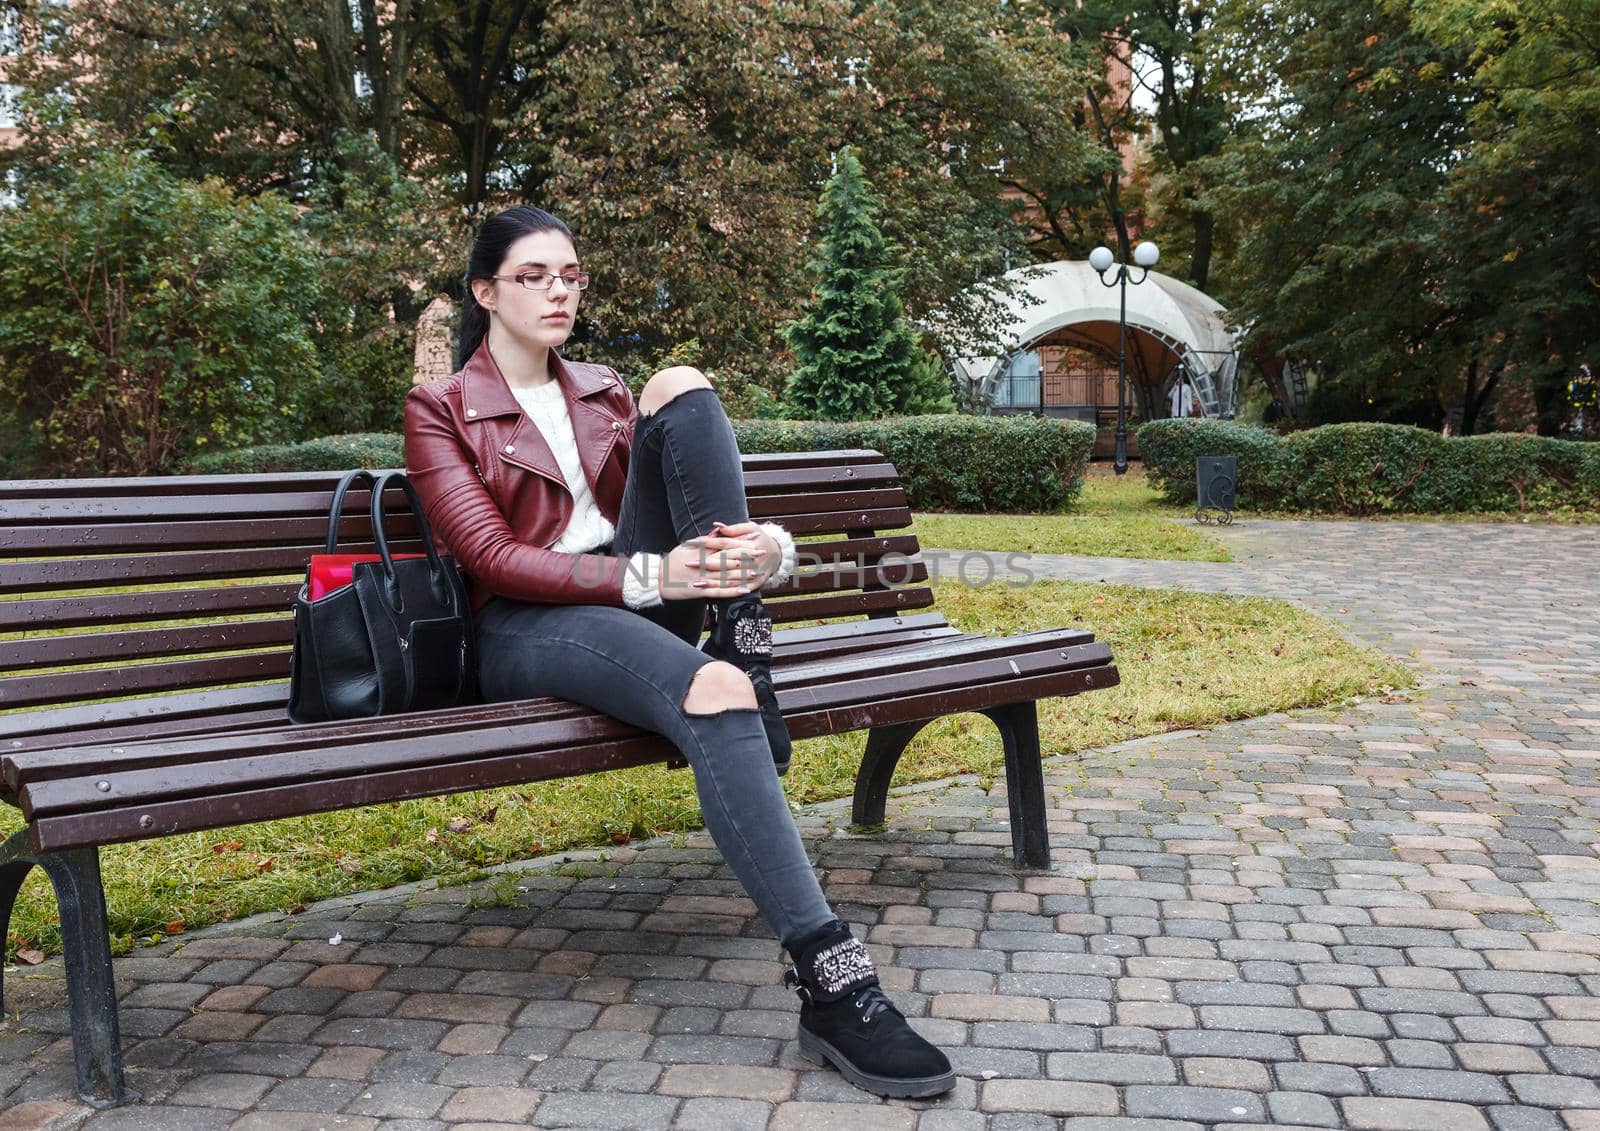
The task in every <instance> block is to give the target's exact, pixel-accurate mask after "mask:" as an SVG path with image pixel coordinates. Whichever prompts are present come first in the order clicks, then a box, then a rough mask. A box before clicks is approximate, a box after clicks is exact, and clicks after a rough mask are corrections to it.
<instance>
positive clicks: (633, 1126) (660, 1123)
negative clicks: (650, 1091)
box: [534, 1093, 678, 1131]
mask: <svg viewBox="0 0 1600 1131" xmlns="http://www.w3.org/2000/svg"><path fill="white" fill-rule="evenodd" d="M677 1107H678V1101H677V1100H674V1099H669V1098H667V1097H666V1096H627V1095H609V1096H608V1095H593V1094H587V1095H585V1094H575V1093H567V1094H558V1095H550V1096H546V1097H545V1098H544V1102H543V1103H541V1104H540V1105H539V1110H538V1112H536V1113H535V1115H534V1125H535V1126H538V1127H548V1128H556V1127H598V1128H606V1129H608V1131H610V1129H616V1131H656V1129H657V1128H666V1127H668V1126H669V1125H670V1124H671V1122H672V1116H673V1113H674V1112H675V1111H676V1110H677Z"/></svg>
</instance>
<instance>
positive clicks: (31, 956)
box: [17, 950, 44, 966]
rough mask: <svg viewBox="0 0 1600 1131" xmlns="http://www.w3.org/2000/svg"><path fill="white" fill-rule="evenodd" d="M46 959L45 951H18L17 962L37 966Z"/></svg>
mask: <svg viewBox="0 0 1600 1131" xmlns="http://www.w3.org/2000/svg"><path fill="white" fill-rule="evenodd" d="M43 961H44V952H43V951H38V950H19V951H17V962H18V963H19V964H20V965H23V966H37V965H39V963H41V962H43Z"/></svg>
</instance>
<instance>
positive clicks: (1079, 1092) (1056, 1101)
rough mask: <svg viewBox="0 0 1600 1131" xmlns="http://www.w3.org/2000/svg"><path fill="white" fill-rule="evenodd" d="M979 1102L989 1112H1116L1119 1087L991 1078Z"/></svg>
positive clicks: (981, 1090)
mask: <svg viewBox="0 0 1600 1131" xmlns="http://www.w3.org/2000/svg"><path fill="white" fill-rule="evenodd" d="M978 1095H979V1100H978V1106H979V1107H980V1108H982V1109H983V1110H984V1111H988V1112H1000V1111H1005V1112H1010V1111H1020V1112H1038V1113H1040V1114H1043V1115H1115V1114H1116V1113H1117V1111H1118V1109H1119V1107H1120V1104H1119V1102H1118V1099H1117V1090H1116V1089H1115V1088H1112V1087H1110V1086H1108V1085H1105V1084H1083V1083H1065V1082H1061V1081H1055V1080H987V1081H985V1082H984V1083H983V1084H982V1085H981V1086H980V1088H979V1091H978Z"/></svg>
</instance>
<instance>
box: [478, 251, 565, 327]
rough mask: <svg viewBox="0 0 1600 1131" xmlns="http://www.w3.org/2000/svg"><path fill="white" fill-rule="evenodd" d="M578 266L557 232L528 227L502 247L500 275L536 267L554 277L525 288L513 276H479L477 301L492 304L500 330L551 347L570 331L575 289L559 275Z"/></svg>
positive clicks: (534, 269)
mask: <svg viewBox="0 0 1600 1131" xmlns="http://www.w3.org/2000/svg"><path fill="white" fill-rule="evenodd" d="M576 270H578V253H577V250H576V249H575V248H574V247H573V246H572V241H571V240H569V239H567V237H566V236H564V235H562V234H561V233H560V232H531V233H529V234H528V235H525V236H523V237H522V238H521V239H519V240H517V242H516V243H514V244H512V245H511V247H510V248H508V249H507V250H506V257H505V259H504V260H503V261H502V262H501V264H500V270H499V271H497V272H496V274H498V275H525V274H533V273H535V272H537V273H539V274H541V275H545V276H555V277H556V278H555V279H554V281H552V282H551V284H550V289H549V290H548V291H544V290H529V289H528V288H526V287H524V286H523V285H522V284H521V283H519V282H517V281H516V280H515V279H510V278H502V279H478V280H474V281H473V288H474V290H475V293H476V294H477V296H478V302H479V303H480V304H481V305H482V306H483V307H484V308H485V309H492V310H493V311H494V312H495V318H496V320H497V321H499V323H500V325H501V327H502V328H503V330H504V331H505V332H506V333H507V334H509V335H510V336H511V337H512V338H514V339H515V340H516V341H517V343H518V344H519V345H522V346H524V347H543V348H545V349H550V348H553V347H555V346H559V345H561V344H562V343H563V342H565V341H566V340H567V338H568V337H569V336H570V335H571V334H572V323H573V319H574V318H576V317H577V313H578V292H577V291H576V290H575V289H573V288H571V287H568V286H567V285H566V283H565V282H563V281H562V279H561V278H560V276H561V275H563V274H571V273H572V272H574V271H576Z"/></svg>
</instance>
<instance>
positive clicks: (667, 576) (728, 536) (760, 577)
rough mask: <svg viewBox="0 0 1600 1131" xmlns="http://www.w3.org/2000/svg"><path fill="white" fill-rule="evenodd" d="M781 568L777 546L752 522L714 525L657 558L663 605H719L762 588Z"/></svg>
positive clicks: (780, 558)
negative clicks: (674, 602) (705, 532)
mask: <svg viewBox="0 0 1600 1131" xmlns="http://www.w3.org/2000/svg"><path fill="white" fill-rule="evenodd" d="M781 563H782V557H781V553H780V552H779V551H778V548H777V543H776V542H774V541H773V539H772V538H771V537H770V536H768V535H767V534H766V533H765V532H764V531H762V530H761V529H760V528H759V527H757V526H756V525H755V524H754V523H739V524H738V525H737V526H727V525H725V524H723V523H720V522H719V523H717V525H716V527H715V528H714V529H713V530H712V532H711V533H710V534H702V535H701V536H700V537H698V538H690V539H689V540H688V541H686V542H684V543H682V544H681V545H678V546H675V547H673V548H672V550H670V551H669V552H668V553H667V554H666V555H665V556H664V557H663V558H662V574H661V585H660V589H661V599H662V600H663V601H703V600H724V599H727V598H729V597H742V596H744V595H745V594H746V593H753V592H754V591H755V590H757V589H759V588H761V585H762V583H763V582H765V581H766V579H767V578H769V577H771V576H772V574H773V572H774V571H775V570H776V569H777V568H778V566H779V565H780V564H781Z"/></svg>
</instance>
